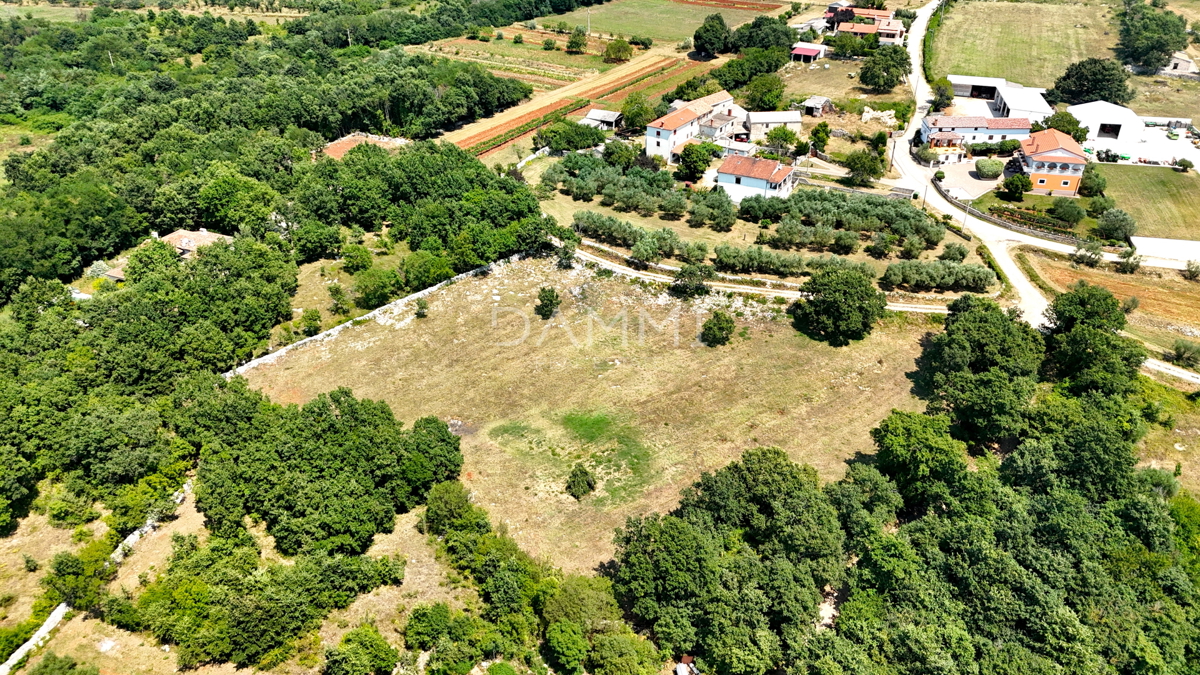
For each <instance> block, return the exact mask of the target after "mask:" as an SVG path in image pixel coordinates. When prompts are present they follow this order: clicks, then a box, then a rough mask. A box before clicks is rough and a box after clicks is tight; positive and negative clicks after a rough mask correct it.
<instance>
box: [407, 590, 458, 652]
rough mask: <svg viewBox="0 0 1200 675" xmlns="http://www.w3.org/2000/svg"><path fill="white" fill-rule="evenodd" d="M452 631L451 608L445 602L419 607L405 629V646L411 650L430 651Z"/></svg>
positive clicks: (415, 609)
mask: <svg viewBox="0 0 1200 675" xmlns="http://www.w3.org/2000/svg"><path fill="white" fill-rule="evenodd" d="M449 631H450V608H449V607H448V606H447V605H446V603H444V602H439V603H436V604H432V605H417V606H416V607H414V608H413V610H412V615H411V616H410V617H409V618H408V625H407V626H405V627H404V644H405V645H406V646H408V648H409V649H416V650H420V651H428V650H430V649H433V646H434V645H435V644H437V641H438V639H439V638H441V637H442V636H443V635H445V634H446V633H448V632H449Z"/></svg>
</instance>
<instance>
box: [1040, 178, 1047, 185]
mask: <svg viewBox="0 0 1200 675" xmlns="http://www.w3.org/2000/svg"><path fill="white" fill-rule="evenodd" d="M1045 184H1046V179H1045V178H1039V179H1038V185H1045Z"/></svg>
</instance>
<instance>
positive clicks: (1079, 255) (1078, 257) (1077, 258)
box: [1071, 241, 1104, 267]
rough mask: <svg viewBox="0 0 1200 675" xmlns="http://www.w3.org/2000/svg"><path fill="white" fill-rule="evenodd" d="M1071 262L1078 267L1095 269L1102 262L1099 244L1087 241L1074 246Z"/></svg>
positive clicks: (1102, 257) (1102, 254)
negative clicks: (1083, 266) (1084, 266)
mask: <svg viewBox="0 0 1200 675" xmlns="http://www.w3.org/2000/svg"><path fill="white" fill-rule="evenodd" d="M1071 260H1072V261H1073V262H1075V263H1076V264H1079V265H1086V266H1088V267H1096V266H1097V265H1099V264H1100V263H1101V262H1102V261H1103V260H1104V253H1103V252H1102V251H1101V250H1100V242H1098V241H1089V242H1087V243H1084V244H1080V245H1079V246H1076V247H1075V252H1074V253H1072V254H1071Z"/></svg>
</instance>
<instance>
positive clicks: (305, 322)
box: [300, 309, 321, 337]
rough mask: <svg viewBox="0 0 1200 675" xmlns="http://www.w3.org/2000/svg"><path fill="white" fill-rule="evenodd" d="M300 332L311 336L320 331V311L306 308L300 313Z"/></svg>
mask: <svg viewBox="0 0 1200 675" xmlns="http://www.w3.org/2000/svg"><path fill="white" fill-rule="evenodd" d="M300 332H302V333H304V334H305V335H307V336H308V337H312V336H314V335H316V334H317V333H320V332H321V311H320V310H317V309H306V310H304V313H303V314H301V315H300Z"/></svg>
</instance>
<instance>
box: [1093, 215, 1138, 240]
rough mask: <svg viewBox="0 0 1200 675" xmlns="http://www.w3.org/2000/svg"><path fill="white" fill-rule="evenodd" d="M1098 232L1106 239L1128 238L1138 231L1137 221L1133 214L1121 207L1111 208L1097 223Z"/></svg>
mask: <svg viewBox="0 0 1200 675" xmlns="http://www.w3.org/2000/svg"><path fill="white" fill-rule="evenodd" d="M1096 233H1097V234H1099V235H1100V236H1101V237H1103V238H1104V239H1117V240H1121V241H1124V240H1127V239H1129V238H1130V237H1132V236H1133V235H1134V234H1136V233H1137V223H1135V222H1134V220H1133V216H1131V215H1129V214H1128V213H1126V212H1124V211H1122V210H1121V209H1109V210H1108V211H1105V212H1104V213H1103V215H1101V216H1100V219H1099V221H1098V222H1097V224H1096Z"/></svg>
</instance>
